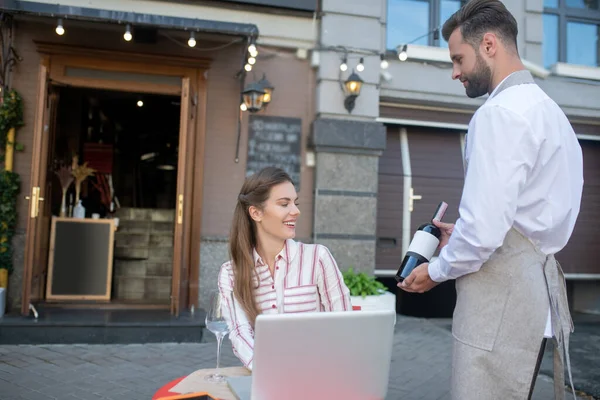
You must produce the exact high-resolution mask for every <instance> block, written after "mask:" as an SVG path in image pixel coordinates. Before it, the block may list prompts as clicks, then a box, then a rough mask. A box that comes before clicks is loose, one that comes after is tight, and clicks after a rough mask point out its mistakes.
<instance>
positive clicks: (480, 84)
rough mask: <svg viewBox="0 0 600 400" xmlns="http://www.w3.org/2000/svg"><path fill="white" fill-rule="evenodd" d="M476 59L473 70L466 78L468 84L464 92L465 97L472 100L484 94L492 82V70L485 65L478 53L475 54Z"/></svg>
mask: <svg viewBox="0 0 600 400" xmlns="http://www.w3.org/2000/svg"><path fill="white" fill-rule="evenodd" d="M476 57H477V58H476V60H475V69H474V70H473V72H472V73H470V74H469V75H467V76H466V81H467V82H468V84H467V87H466V89H465V90H466V92H467V96H469V97H470V98H472V99H473V98H475V97H479V96H483V95H484V94H486V93H487V92H488V90H489V87H490V83H491V81H492V70H491V69H490V67H489V66H488V65H487V64H486V63H485V61H484V60H483V57H481V55H480V54H479V52H477V53H476Z"/></svg>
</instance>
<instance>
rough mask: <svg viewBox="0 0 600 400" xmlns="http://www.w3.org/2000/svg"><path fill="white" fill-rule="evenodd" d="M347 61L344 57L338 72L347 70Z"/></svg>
mask: <svg viewBox="0 0 600 400" xmlns="http://www.w3.org/2000/svg"><path fill="white" fill-rule="evenodd" d="M347 62H348V61H347V60H346V57H344V59H343V60H342V63H341V64H340V71H342V72H344V71H347V70H348V64H347Z"/></svg>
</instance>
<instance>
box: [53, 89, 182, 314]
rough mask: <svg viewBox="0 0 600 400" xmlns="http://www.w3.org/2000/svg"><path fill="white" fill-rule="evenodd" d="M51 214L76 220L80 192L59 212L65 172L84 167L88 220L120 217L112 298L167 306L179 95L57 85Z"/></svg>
mask: <svg viewBox="0 0 600 400" xmlns="http://www.w3.org/2000/svg"><path fill="white" fill-rule="evenodd" d="M54 91H55V92H56V96H57V98H58V104H57V111H56V122H55V133H54V141H53V143H50V151H51V154H53V159H52V172H53V173H52V174H50V176H49V179H50V180H51V182H50V185H49V186H50V187H51V188H52V189H51V190H52V193H51V196H50V198H49V199H48V200H47V201H49V202H50V204H49V207H50V209H51V215H52V216H62V215H64V216H66V217H73V211H74V210H75V208H76V207H77V206H78V205H77V204H75V199H76V190H75V186H74V185H70V186H69V188H68V190H67V191H66V202H65V204H64V206H65V210H61V208H62V207H63V203H62V187H61V181H60V179H59V176H60V171H61V168H63V167H64V166H73V165H74V163H75V164H79V165H81V164H84V165H85V166H87V167H88V168H91V169H92V170H93V171H94V172H93V175H92V176H90V177H88V178H86V179H85V180H84V181H83V182H82V184H81V193H80V199H81V206H82V207H83V209H84V210H85V211H84V212H85V217H86V218H101V219H102V218H116V221H119V222H118V227H117V230H116V232H115V233H114V258H113V266H112V290H111V296H110V300H111V302H117V303H138V304H165V305H168V304H169V298H170V289H171V269H172V268H171V266H172V263H173V242H174V241H173V234H174V227H175V213H176V197H177V196H176V191H177V164H178V144H179V116H180V108H181V104H180V100H181V99H180V98H179V97H177V96H170V95H156V94H143V93H135V92H123V91H115V90H101V89H89V88H77V87H58V88H56V89H55V90H54Z"/></svg>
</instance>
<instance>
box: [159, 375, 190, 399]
mask: <svg viewBox="0 0 600 400" xmlns="http://www.w3.org/2000/svg"><path fill="white" fill-rule="evenodd" d="M184 378H186V377H185V376H182V377H181V378H177V379H173V380H172V381H171V382H169V383H167V384H166V385H164V386H163V387H161V388H160V389H158V390H157V391H156V393H154V396H152V400H158V399H160V398H161V397H167V396H174V395H176V394H179V393H174V392H171V391H170V390H171V389H172V388H174V387H175V385H177V384H178V383H179V382H181V381H182V380H183V379H184Z"/></svg>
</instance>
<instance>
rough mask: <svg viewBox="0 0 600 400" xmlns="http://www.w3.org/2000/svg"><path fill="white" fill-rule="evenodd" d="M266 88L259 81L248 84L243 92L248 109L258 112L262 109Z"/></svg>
mask: <svg viewBox="0 0 600 400" xmlns="http://www.w3.org/2000/svg"><path fill="white" fill-rule="evenodd" d="M265 93H266V92H265V90H264V89H263V87H262V85H261V84H259V83H258V82H252V83H250V84H248V85H247V86H246V87H245V88H244V91H243V92H242V97H243V99H244V104H245V105H246V109H247V110H248V111H250V112H251V113H255V112H258V111H260V110H261V109H262V106H263V99H264V95H265Z"/></svg>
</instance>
